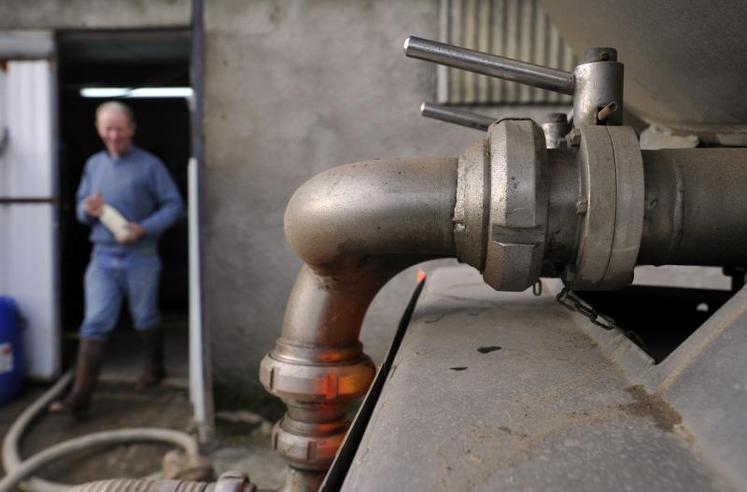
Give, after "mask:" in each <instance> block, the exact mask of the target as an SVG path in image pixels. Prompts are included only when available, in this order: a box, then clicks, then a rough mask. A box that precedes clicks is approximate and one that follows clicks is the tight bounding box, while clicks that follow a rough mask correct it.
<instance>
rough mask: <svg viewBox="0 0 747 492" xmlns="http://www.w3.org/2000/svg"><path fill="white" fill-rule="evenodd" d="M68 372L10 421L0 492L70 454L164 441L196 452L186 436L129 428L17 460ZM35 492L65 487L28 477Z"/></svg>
mask: <svg viewBox="0 0 747 492" xmlns="http://www.w3.org/2000/svg"><path fill="white" fill-rule="evenodd" d="M71 380H72V373H70V372H68V373H66V374H65V375H64V376H63V377H62V378H60V380H59V381H58V382H57V384H55V385H54V386H53V387H52V388H50V389H49V390H48V391H47V392H46V393H44V394H43V395H42V396H41V397H40V398H39V399H37V400H36V401H35V402H34V403H33V404H32V405H31V406H29V407H28V408H27V409H26V410H24V411H23V413H21V415H20V416H19V417H18V418H17V419H16V420H15V421H14V422H13V424H12V425H11V426H10V429H9V430H8V433H7V434H6V436H5V439H4V441H3V466H4V467H5V470H6V471H7V473H8V474H7V475H6V476H5V477H4V478H3V479H2V480H0V492H13V491H14V490H15V487H16V486H17V485H18V484H19V483H20V482H21V481H23V480H25V479H27V478H28V477H30V476H31V475H32V474H33V473H35V472H36V471H37V470H39V469H40V468H42V467H43V466H45V465H47V464H49V463H51V462H53V461H56V460H58V459H60V458H62V457H64V456H66V455H69V454H71V453H76V452H79V451H82V450H85V449H91V448H98V447H104V446H113V445H117V444H125V443H132V442H165V443H167V444H173V445H175V446H178V447H180V448H182V449H183V450H184V451H185V452H186V453H187V454H189V455H197V454H198V452H199V449H198V446H197V442H196V441H195V440H194V439H193V438H192V437H191V436H190V435H188V434H186V433H184V432H179V431H175V430H169V429H154V428H132V429H118V430H113V431H103V432H97V433H94V434H88V435H86V436H81V437H77V438H74V439H70V440H68V441H63V442H61V443H59V444H56V445H54V446H52V447H50V448H47V449H45V450H43V451H41V452H39V453H37V454H35V455H33V456H31V457H30V458H28V459H26V460H24V461H21V458H20V455H19V453H18V446H19V443H20V441H21V438H22V437H23V434H24V432H25V431H26V428H27V427H28V426H29V424H31V422H32V421H33V420H34V419H35V418H36V417H38V416H39V415H40V414H41V413H42V412H43V411H44V410H45V409H46V408H47V406H49V404H50V403H51V402H52V401H54V400H55V399H56V398H57V397H58V396H59V395H60V394H61V393H62V392H63V391H64V390H65V388H66V387H67V386H68V385H69V384H70V381H71ZM26 488H27V489H28V490H32V491H35V492H63V491H67V490H69V489H70V486H69V485H65V484H58V483H54V482H49V481H46V480H42V479H39V478H32V479H30V480H29V481H28V483H27V484H26Z"/></svg>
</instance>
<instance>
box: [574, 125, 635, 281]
mask: <svg viewBox="0 0 747 492" xmlns="http://www.w3.org/2000/svg"><path fill="white" fill-rule="evenodd" d="M580 135H581V139H580V145H579V150H578V156H577V162H578V163H579V166H580V171H581V183H582V186H581V197H580V199H579V202H577V203H584V207H583V208H584V210H583V214H581V213H580V214H579V217H580V225H579V234H578V238H579V239H578V241H579V243H578V248H577V253H576V259H575V262H574V264H572V265H569V266H568V267H567V268H566V271H565V273H564V274H563V280H564V282H565V283H566V285H568V286H569V287H571V288H573V289H585V288H586V289H600V288H603V289H618V288H621V287H624V286H625V285H627V284H629V283H630V282H631V281H632V280H633V268H634V267H635V264H636V260H637V259H638V250H639V248H640V244H641V233H642V231H643V221H644V186H643V160H642V157H641V152H640V150H639V148H638V138H637V137H636V134H635V131H634V130H633V129H632V128H630V127H623V126H619V127H605V126H588V127H582V128H581V129H580Z"/></svg>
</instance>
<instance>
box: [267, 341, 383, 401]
mask: <svg viewBox="0 0 747 492" xmlns="http://www.w3.org/2000/svg"><path fill="white" fill-rule="evenodd" d="M375 374H376V367H375V365H374V363H373V362H372V361H371V359H370V358H369V357H368V356H367V355H365V354H364V355H363V357H362V358H359V359H358V360H355V361H350V362H346V363H338V364H334V365H332V364H330V365H304V364H300V363H298V362H289V361H284V360H282V359H277V358H275V357H273V354H272V353H270V354H268V355H265V357H264V358H263V359H262V362H261V363H260V366H259V380H260V382H261V383H262V385H263V386H264V387H265V389H266V390H267V391H268V392H270V393H272V394H273V395H275V396H277V397H279V398H281V399H283V400H289V401H297V402H306V403H313V402H325V401H330V400H348V399H353V398H357V397H358V396H361V395H363V394H365V392H366V391H367V390H368V387H369V386H370V385H371V381H373V378H374V375H375Z"/></svg>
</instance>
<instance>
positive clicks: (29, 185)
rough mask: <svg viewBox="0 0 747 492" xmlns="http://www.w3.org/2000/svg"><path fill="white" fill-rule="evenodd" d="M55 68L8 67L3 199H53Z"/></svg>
mask: <svg viewBox="0 0 747 492" xmlns="http://www.w3.org/2000/svg"><path fill="white" fill-rule="evenodd" d="M52 83H53V81H52V68H51V64H50V62H48V61H44V60H41V61H10V62H8V63H7V72H6V84H5V85H6V88H5V98H4V100H5V102H6V104H4V107H2V108H0V111H1V112H3V113H4V118H3V119H4V121H5V125H6V126H7V128H8V148H7V150H6V151H5V152H4V153H3V154H2V155H0V196H5V197H11V196H12V197H51V196H52V195H53V191H54V184H53V176H54V174H53V169H52V163H53V156H52V152H53V149H54V143H53V141H52V111H51V108H52V101H51V96H52V94H51V87H52Z"/></svg>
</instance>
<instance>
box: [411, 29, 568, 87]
mask: <svg viewBox="0 0 747 492" xmlns="http://www.w3.org/2000/svg"><path fill="white" fill-rule="evenodd" d="M404 49H405V55H406V56H408V57H410V58H418V59H420V60H426V61H430V62H434V63H439V64H441V65H447V66H449V67H454V68H460V69H462V70H468V71H470V72H474V73H479V74H483V75H489V76H491V77H498V78H500V79H504V80H511V81H513V82H519V83H521V84H527V85H531V86H533V87H538V88H540V89H547V90H549V91H553V92H559V93H561V94H568V95H573V90H574V79H573V74H572V73H569V72H566V71H564V70H557V69H554V68H548V67H543V66H540V65H534V64H532V63H526V62H523V61H519V60H514V59H513V58H506V57H503V56H497V55H491V54H490V53H483V52H480V51H474V50H470V49H467V48H460V47H458V46H452V45H449V44H445V43H439V42H437V41H431V40H428V39H423V38H419V37H416V36H410V37H408V38H407V39H406V40H405V45H404Z"/></svg>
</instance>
